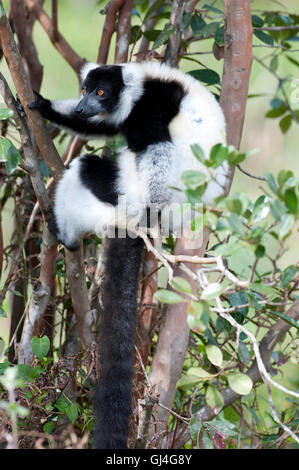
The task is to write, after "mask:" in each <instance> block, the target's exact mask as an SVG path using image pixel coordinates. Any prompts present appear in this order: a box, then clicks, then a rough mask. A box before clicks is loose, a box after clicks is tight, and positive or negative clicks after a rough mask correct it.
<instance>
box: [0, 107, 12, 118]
mask: <svg viewBox="0 0 299 470" xmlns="http://www.w3.org/2000/svg"><path fill="white" fill-rule="evenodd" d="M11 117H13V111H12V109H9V108H2V109H0V121H5V120H6V119H10V118H11Z"/></svg>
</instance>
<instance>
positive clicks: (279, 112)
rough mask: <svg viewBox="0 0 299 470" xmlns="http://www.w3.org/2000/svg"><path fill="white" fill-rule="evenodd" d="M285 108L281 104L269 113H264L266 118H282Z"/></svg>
mask: <svg viewBox="0 0 299 470" xmlns="http://www.w3.org/2000/svg"><path fill="white" fill-rule="evenodd" d="M287 109H288V108H287V107H286V106H285V105H284V104H282V105H280V106H279V107H278V108H274V109H271V110H270V111H268V112H267V113H266V117H267V118H277V117H280V116H282V115H283V114H284V113H286V111H287Z"/></svg>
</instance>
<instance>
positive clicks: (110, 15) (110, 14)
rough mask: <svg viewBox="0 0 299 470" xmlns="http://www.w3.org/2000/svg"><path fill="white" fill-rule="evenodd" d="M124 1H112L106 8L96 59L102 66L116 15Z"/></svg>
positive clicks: (104, 62)
mask: <svg viewBox="0 0 299 470" xmlns="http://www.w3.org/2000/svg"><path fill="white" fill-rule="evenodd" d="M125 1H126V0H112V1H111V2H110V3H109V4H108V6H107V13H106V18H105V24H104V28H103V32H102V37H101V42H100V47H99V52H98V58H97V62H98V64H102V65H104V64H106V63H107V58H108V53H109V48H110V43H111V38H112V34H113V33H114V31H115V23H116V15H117V13H118V12H119V10H120V9H121V7H122V6H123V5H124V3H125Z"/></svg>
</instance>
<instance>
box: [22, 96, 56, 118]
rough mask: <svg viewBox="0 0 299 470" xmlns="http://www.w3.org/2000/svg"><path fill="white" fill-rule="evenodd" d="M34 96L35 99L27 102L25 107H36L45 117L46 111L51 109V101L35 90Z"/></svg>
mask: <svg viewBox="0 0 299 470" xmlns="http://www.w3.org/2000/svg"><path fill="white" fill-rule="evenodd" d="M33 93H34V98H35V100H34V101H32V103H28V104H27V108H29V109H38V111H40V113H41V114H42V116H44V117H47V111H48V110H49V109H51V102H50V100H47V99H45V98H43V97H42V95H40V94H39V93H37V91H34V92H33Z"/></svg>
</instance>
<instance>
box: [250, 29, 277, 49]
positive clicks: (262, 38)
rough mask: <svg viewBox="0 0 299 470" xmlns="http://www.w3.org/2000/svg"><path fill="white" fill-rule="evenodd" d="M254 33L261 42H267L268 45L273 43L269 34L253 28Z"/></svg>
mask: <svg viewBox="0 0 299 470" xmlns="http://www.w3.org/2000/svg"><path fill="white" fill-rule="evenodd" d="M253 32H254V35H255V36H256V37H257V38H258V39H259V40H260V41H262V42H264V43H265V44H269V45H270V46H273V45H274V40H273V38H272V37H271V36H269V34H266V33H264V31H261V30H260V29H254V30H253Z"/></svg>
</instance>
